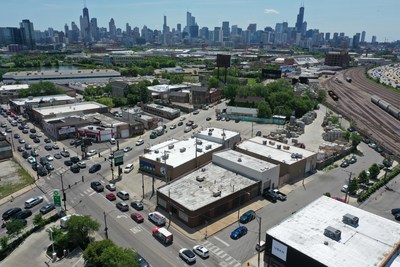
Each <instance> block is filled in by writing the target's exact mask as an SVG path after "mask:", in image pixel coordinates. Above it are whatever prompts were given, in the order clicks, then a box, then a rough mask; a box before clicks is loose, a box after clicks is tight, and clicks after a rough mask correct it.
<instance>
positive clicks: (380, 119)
mask: <svg viewBox="0 0 400 267" xmlns="http://www.w3.org/2000/svg"><path fill="white" fill-rule="evenodd" d="M345 77H351V78H352V82H351V83H349V82H347V81H346V80H345ZM336 78H337V79H339V81H337V80H336ZM322 84H323V86H324V87H325V89H326V90H327V91H329V90H332V91H333V92H334V93H335V94H336V95H337V96H338V100H337V101H334V100H333V99H332V98H330V97H327V102H328V103H329V104H330V105H331V106H332V107H333V109H335V111H336V112H338V113H340V114H342V115H343V116H344V117H348V118H350V119H352V120H353V121H355V122H356V124H357V128H359V129H361V130H362V132H364V133H366V134H367V135H368V136H367V137H370V138H372V139H374V140H375V141H376V142H377V143H379V144H380V145H382V146H384V147H385V148H386V149H387V150H388V151H390V152H392V153H393V154H394V155H397V156H398V157H400V135H399V133H400V123H399V121H398V120H397V119H395V118H394V117H392V116H391V115H390V114H388V113H386V112H385V111H383V110H382V109H380V108H379V107H378V106H376V105H375V104H373V103H372V102H371V95H377V96H379V97H380V98H382V99H384V100H385V101H387V102H389V103H391V104H394V106H396V105H399V103H400V93H397V92H393V91H391V90H388V89H387V88H385V87H383V86H380V85H378V84H375V83H374V82H372V81H370V80H368V79H367V78H366V77H365V69H364V68H353V69H348V70H345V71H342V72H340V73H339V74H337V75H336V77H332V78H330V79H328V80H326V81H324V82H322Z"/></svg>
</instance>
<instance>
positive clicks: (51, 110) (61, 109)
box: [33, 102, 107, 116]
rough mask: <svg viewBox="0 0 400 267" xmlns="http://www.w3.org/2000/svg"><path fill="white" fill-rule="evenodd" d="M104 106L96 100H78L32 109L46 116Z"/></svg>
mask: <svg viewBox="0 0 400 267" xmlns="http://www.w3.org/2000/svg"><path fill="white" fill-rule="evenodd" d="M106 107H107V106H105V105H103V104H99V103H96V102H79V103H72V104H67V105H59V106H50V107H41V108H34V109H33V110H35V111H36V112H38V113H40V114H41V115H42V116H47V115H50V114H63V113H69V112H79V111H85V110H90V109H97V108H106Z"/></svg>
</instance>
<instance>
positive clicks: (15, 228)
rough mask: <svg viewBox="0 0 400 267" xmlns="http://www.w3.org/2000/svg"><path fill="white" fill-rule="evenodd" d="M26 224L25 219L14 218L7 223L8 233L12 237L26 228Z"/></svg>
mask: <svg viewBox="0 0 400 267" xmlns="http://www.w3.org/2000/svg"><path fill="white" fill-rule="evenodd" d="M25 226H26V221H25V220H21V219H13V220H11V221H9V222H7V223H6V229H7V233H8V234H9V235H10V236H11V237H16V236H18V235H19V234H20V233H21V232H22V229H24V228H25Z"/></svg>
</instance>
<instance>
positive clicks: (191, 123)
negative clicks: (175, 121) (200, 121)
mask: <svg viewBox="0 0 400 267" xmlns="http://www.w3.org/2000/svg"><path fill="white" fill-rule="evenodd" d="M193 123H194V122H193V121H188V122H187V123H186V126H192V125H193Z"/></svg>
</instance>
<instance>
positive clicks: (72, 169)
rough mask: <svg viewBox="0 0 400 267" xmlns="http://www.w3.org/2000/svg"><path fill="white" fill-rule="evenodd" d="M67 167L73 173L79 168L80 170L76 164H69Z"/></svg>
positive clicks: (78, 170) (77, 171)
mask: <svg viewBox="0 0 400 267" xmlns="http://www.w3.org/2000/svg"><path fill="white" fill-rule="evenodd" d="M69 169H70V170H71V172H73V173H79V172H80V170H81V168H79V166H78V165H76V164H73V165H71V167H69Z"/></svg>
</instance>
